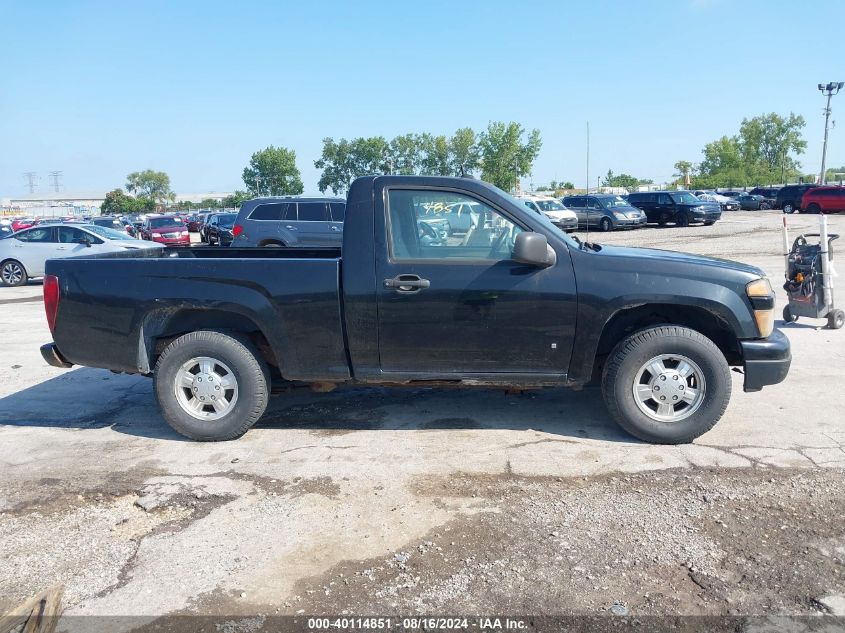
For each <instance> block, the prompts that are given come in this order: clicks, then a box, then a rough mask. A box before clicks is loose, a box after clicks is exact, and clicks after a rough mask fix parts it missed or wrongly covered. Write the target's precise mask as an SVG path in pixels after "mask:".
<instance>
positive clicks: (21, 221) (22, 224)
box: [12, 218, 41, 232]
mask: <svg viewBox="0 0 845 633" xmlns="http://www.w3.org/2000/svg"><path fill="white" fill-rule="evenodd" d="M40 221H41V220H39V219H38V218H15V219H14V220H12V232H16V231H23V230H24V229H28V228H29V227H31V226H35V225H36V224H38V223H39V222H40Z"/></svg>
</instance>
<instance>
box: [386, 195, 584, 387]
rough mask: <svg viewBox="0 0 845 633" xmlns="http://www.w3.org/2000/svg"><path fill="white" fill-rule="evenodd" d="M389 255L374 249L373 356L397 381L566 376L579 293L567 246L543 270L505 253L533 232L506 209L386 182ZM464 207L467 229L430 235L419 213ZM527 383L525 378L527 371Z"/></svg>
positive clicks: (483, 201) (464, 196)
mask: <svg viewBox="0 0 845 633" xmlns="http://www.w3.org/2000/svg"><path fill="white" fill-rule="evenodd" d="M382 193H383V195H382V196H380V195H379V193H378V192H377V193H376V199H377V200H378V201H379V202H378V203H377V205H376V213H378V212H379V207H381V201H382V200H383V204H384V207H383V213H384V217H385V221H386V228H385V232H386V240H385V241H386V246H387V248H386V252H383V253H380V254H377V256H376V260H377V261H376V281H377V284H378V285H379V288H378V289H377V291H376V295H377V304H378V329H379V335H378V346H379V363H380V368H381V372H382V374H383V375H386V376H390V375H393V376H395V377H396V378H398V379H413V378H414V377H416V378H418V379H436V378H444V379H449V378H451V377H454V376H455V375H456V374H461V375H462V376H463V377H467V376H468V375H490V374H499V375H504V374H526V375H527V374H531V375H532V376H534V377H535V379H536V376H538V375H554V376H555V378H561V376H562V375H565V373H566V371H567V368H568V365H569V356H570V352H571V349H572V342H573V339H574V333H575V312H576V291H575V278H574V273H573V270H572V263H571V260H570V257H569V253H568V251H567V250H566V247H562V246H558V247H557V249H556V254H557V263H556V264H555V265H553V266H551V267H548V268H539V267H534V266H527V265H525V264H520V263H517V262H515V261H513V260H512V259H511V252H512V248H513V240H514V239H515V237H516V235H517V234H518V233H519V232H521V231H524V230H530V229H529V227H528V226H526V225H525V224H524V220H522V221H521V220H519V219H517V218H516V217H513V216H512V215H510V213H509V212H508V211H506V210H505V209H502V208H500V207H497V206H496V205H494V204H492V203H490V202H488V201H486V200H483V199H481V198H477V197H475V196H470V195H468V194H467V193H464V192H458V191H451V190H448V189H436V188H413V187H408V188H405V187H395V186H390V187H385V189H384V190H383V192H382ZM461 204H464V205H467V206H469V207H470V208H473V209H474V210H475V212H476V213H477V219H476V221H475V222H474V224H473V226H472V227H471V228H470V229H469V230H468V231H467V232H466V234H464V235H457V234H456V235H453V236H450V237H448V238H446V239H436V238H435V236H433V235H431V232H430V231H427V230H426V228H425V226H424V224H425V223H424V222H422V221H421V220H422V219H423V218H425V217H430V216H431V211H432V210H437V209H449V208H453V207H454V206H455V205H461ZM526 380H527V381H530V378H526Z"/></svg>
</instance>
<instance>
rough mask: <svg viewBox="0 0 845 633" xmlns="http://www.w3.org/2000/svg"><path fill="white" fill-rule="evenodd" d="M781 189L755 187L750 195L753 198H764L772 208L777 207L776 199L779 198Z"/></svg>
mask: <svg viewBox="0 0 845 633" xmlns="http://www.w3.org/2000/svg"><path fill="white" fill-rule="evenodd" d="M778 191H780V187H754V189H752V190H751V191H749V192H748V193H749V194H751V195H752V196H763V199H764V200H765V201H766V202H768V203H769V206H770V207H774V206H775V199H776V198H777V197H778Z"/></svg>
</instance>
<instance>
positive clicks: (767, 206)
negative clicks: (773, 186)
mask: <svg viewBox="0 0 845 633" xmlns="http://www.w3.org/2000/svg"><path fill="white" fill-rule="evenodd" d="M771 208H772V205H770V204H769V203H768V202H762V203H760V210H761V211H769V210H770V209H771Z"/></svg>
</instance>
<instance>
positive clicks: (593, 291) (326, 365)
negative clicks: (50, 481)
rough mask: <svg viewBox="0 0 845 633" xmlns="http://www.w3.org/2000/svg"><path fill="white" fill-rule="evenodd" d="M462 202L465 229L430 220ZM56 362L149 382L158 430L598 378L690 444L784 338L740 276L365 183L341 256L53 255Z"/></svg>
mask: <svg viewBox="0 0 845 633" xmlns="http://www.w3.org/2000/svg"><path fill="white" fill-rule="evenodd" d="M460 205H465V206H466V207H468V208H471V209H472V213H473V214H474V218H475V219H474V222H473V223H472V226H471V227H470V228H469V229H468V230H467V231H466V232H463V233H462V234H451V235H450V234H448V233H447V232H438V231H437V230H434V229H432V227H431V225H430V223H428V222H427V220H430V218H431V215H432V213H431V212H432V210H433V209H453V208H455V207H456V206H460ZM46 272H47V276H46V278H45V282H44V299H45V308H46V311H47V321H48V324H49V326H50V330H51V332H52V334H53V340H54V342H53V343H49V344H47V345H44V346H43V347H42V349H41V351H42V355H43V356H44V358H45V360H46V361H47V362H48V363H50V364H51V365H54V366H58V367H71V366H72V365H87V366H91V367H103V368H106V369H111V370H113V371H117V372H127V373H137V374H143V375H147V376H152V378H153V381H154V388H155V395H156V398H157V400H158V403H159V406H160V407H161V411H162V413H163V415H164V417H165V419H166V420H167V422H168V423H169V424H171V425H172V426H173V428H174V429H175V430H176V431H178V432H179V433H181V434H183V435H185V436H187V437H190V438H193V439H196V440H229V439H234V438H237V437H239V436H241V435H242V434H243V433H245V432H246V431H247V430H248V429H249V428H250V427H251V426H252V425H253V424H255V423H256V422H257V421H258V420H259V418H260V417H261V415H262V413H263V412H264V410H265V408H266V406H267V401H268V397H269V394H270V388H271V383H272V382H273V381H295V382H299V383H312V384H316V385H319V386H320V388H321V389H330V388H332V387H333V386H335V385H338V384H341V383H359V384H377V385H414V386H425V385H434V386H437V385H444V384H446V385H449V386H452V387H454V386H458V387H477V386H487V387H491V386H492V387H502V388H508V389H513V388H516V389H531V388H543V387H561V386H568V387H580V386H583V385H585V384H587V383H590V382H593V381H600V382H601V384H602V392H603V397H604V400H605V402H606V404H607V408H608V410H609V412H610V413H611V415H612V416H613V417H614V418H615V419H616V421H617V422H618V423H619V424H620V425H621V426H622V427H623V428H624V429H626V430H627V431H628V432H630V433H631V434H633V435H635V436H636V437H638V438H641V439H643V440H645V441H648V442H658V443H683V442H689V441H691V440H693V439H694V438H696V437H698V436H700V435H701V434H702V433H704V432H706V431H707V430H709V429H710V428H711V427H712V426H713V425H714V424H716V422H717V421H718V420H719V419H720V417H721V416H722V414H723V413H724V411H725V409H726V407H727V405H728V400H729V398H730V396H731V376H730V367H731V366H738V367H742V368H743V369H744V373H745V378H744V389H745V391H759V390H760V389H761V388H762V387H763V386H765V385H770V384H775V383H778V382H781V381H782V380H783V379H784V378H785V377H786V374H787V371H788V369H789V365H790V360H791V356H790V348H789V341H788V339H787V338H786V337H785V336H784V335H783V334H781V333H780V332H779V331H777V330H774V329H773V325H774V303H775V296H774V293H773V292H772V288H771V286H770V284H769V282H768V280H767V279H766V278H765V276H764V274H763V273H762V271H760V270H759V269H757V268H754V267H752V266H747V265H744V264H739V263H735V262H729V261H724V260H717V259H710V258H706V257H699V256H694V255H686V254H681V253H674V252H669V251H659V250H653V249H638V248H623V247H616V246H604V245H600V244H592V243H586V242H581V241H579V240H577V239H575V238H574V237H571V236H568V235H567V234H565V233H564V232H563V231H561V230H559V229H558V228H556V227H555V226H554V225H552V224H551V223H550V222H549V221H548V219H547V218H545V217H543V216H541V215H538V214H536V213H532V212H531V211H529V210H528V209H527V208H525V206H524V205H523V204H522V203H521V202H519V201H518V200H516V199H514V198H512V197H511V196H510V195H508V194H506V193H504V192H503V191H501V190H499V189H497V188H495V187H493V186H491V185H488V184H486V183H483V182H480V181H478V180H474V179H470V178H445V177H424V176H371V177H364V178H359V179H358V180H356V181H355V182H354V183H353V184H352V187H351V189H350V191H349V196H348V199H347V205H346V217H345V226H344V231H343V249H342V251H341V249H340V248H322V249H319V248H312V249H308V248H243V249H241V248H235V247H230V248H227V249H166V250H164V251H163V252H158V251H150V252H127V253H117V254H106V255H101V256H91V257H76V258H72V259H63V260H51V261H49V262H48V263H47V270H46Z"/></svg>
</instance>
